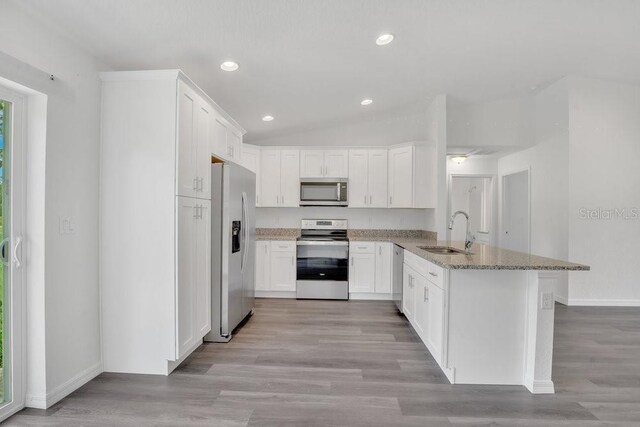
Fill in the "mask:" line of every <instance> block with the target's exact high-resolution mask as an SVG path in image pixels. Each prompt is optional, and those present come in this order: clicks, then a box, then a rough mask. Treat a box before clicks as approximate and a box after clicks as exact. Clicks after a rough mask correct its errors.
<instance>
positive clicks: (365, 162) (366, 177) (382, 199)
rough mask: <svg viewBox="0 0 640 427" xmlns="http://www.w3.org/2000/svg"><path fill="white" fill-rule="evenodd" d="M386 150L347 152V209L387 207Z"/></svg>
mask: <svg viewBox="0 0 640 427" xmlns="http://www.w3.org/2000/svg"><path fill="white" fill-rule="evenodd" d="M387 186H388V183H387V150H386V149H381V150H349V207H350V208H386V207H387Z"/></svg>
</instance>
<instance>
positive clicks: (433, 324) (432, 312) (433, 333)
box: [426, 282, 444, 363]
mask: <svg viewBox="0 0 640 427" xmlns="http://www.w3.org/2000/svg"><path fill="white" fill-rule="evenodd" d="M427 303H428V305H429V309H428V316H429V320H428V323H427V336H426V338H427V347H428V348H429V351H430V352H431V354H432V355H433V357H434V359H436V361H437V362H438V363H440V362H441V361H442V337H443V328H444V322H443V314H444V291H443V290H442V289H440V288H439V287H438V286H436V285H434V284H433V283H431V282H428V283H427Z"/></svg>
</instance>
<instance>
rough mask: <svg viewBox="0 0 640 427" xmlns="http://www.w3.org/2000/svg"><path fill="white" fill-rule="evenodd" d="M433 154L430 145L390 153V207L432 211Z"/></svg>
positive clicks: (433, 187) (434, 164)
mask: <svg viewBox="0 0 640 427" xmlns="http://www.w3.org/2000/svg"><path fill="white" fill-rule="evenodd" d="M436 179H437V178H436V153H435V148H434V147H432V146H429V145H418V144H416V145H407V146H402V147H395V148H391V149H389V177H388V181H389V187H388V188H389V207H390V208H434V207H435V205H436V189H437V183H436Z"/></svg>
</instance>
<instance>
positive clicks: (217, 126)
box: [211, 117, 229, 159]
mask: <svg viewBox="0 0 640 427" xmlns="http://www.w3.org/2000/svg"><path fill="white" fill-rule="evenodd" d="M211 127H212V131H211V133H212V138H211V141H212V148H211V151H212V153H213V154H215V155H216V156H217V157H220V158H222V159H228V158H229V155H228V153H227V125H226V124H225V123H224V122H222V121H221V120H220V119H219V118H217V117H213V120H212V121H211Z"/></svg>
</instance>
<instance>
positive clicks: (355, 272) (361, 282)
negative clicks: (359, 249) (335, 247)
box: [349, 253, 376, 293]
mask: <svg viewBox="0 0 640 427" xmlns="http://www.w3.org/2000/svg"><path fill="white" fill-rule="evenodd" d="M350 258H351V259H350V262H349V292H366V293H372V292H374V290H375V285H374V281H375V280H376V275H375V270H376V256H375V254H373V253H351V256H350Z"/></svg>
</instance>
